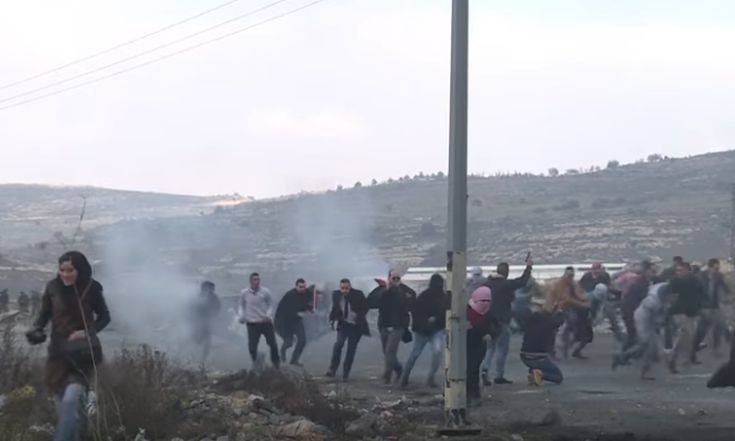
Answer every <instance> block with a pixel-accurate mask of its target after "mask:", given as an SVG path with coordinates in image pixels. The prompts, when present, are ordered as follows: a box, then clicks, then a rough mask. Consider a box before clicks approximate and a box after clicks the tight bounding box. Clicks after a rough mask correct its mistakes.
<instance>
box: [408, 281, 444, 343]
mask: <svg viewBox="0 0 735 441" xmlns="http://www.w3.org/2000/svg"><path fill="white" fill-rule="evenodd" d="M448 307H449V296H448V295H447V293H446V292H445V291H444V279H443V278H442V276H440V275H439V274H434V275H433V276H431V280H430V281H429V288H428V289H427V290H425V291H423V292H422V293H421V294H419V296H418V297H417V298H416V301H415V302H414V304H413V309H412V310H411V317H412V318H413V323H412V325H411V329H413V332H417V333H419V334H423V335H431V334H434V333H435V332H437V331H440V330H442V329H444V328H445V327H446V321H447V309H448ZM432 317H433V320H431V318H432Z"/></svg>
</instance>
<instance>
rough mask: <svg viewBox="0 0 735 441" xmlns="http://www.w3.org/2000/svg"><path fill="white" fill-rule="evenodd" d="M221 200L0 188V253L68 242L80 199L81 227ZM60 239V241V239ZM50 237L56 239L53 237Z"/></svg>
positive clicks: (175, 212) (208, 206)
mask: <svg viewBox="0 0 735 441" xmlns="http://www.w3.org/2000/svg"><path fill="white" fill-rule="evenodd" d="M225 198H226V197H224V196H223V197H196V196H181V195H171V194H162V193H145V192H134V191H122V190H110V189H104V188H95V187H66V186H46V185H22V184H4V185H0V250H2V249H6V248H16V247H20V246H24V245H28V244H30V243H34V242H39V241H44V240H46V241H57V240H64V239H67V240H69V239H71V236H73V235H74V232H75V230H76V228H77V226H78V224H79V218H80V215H81V213H82V208H83V207H84V205H85V204H84V199H86V202H87V203H86V209H85V213H84V226H85V227H86V228H93V227H96V226H100V225H107V224H111V223H115V222H119V221H121V220H125V219H145V218H160V217H172V216H184V215H190V214H194V213H199V212H211V211H212V210H213V209H214V204H215V202H216V201H218V200H222V199H225ZM61 235H63V236H64V237H61ZM55 236H56V237H55Z"/></svg>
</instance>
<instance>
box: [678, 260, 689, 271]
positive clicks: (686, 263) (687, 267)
mask: <svg viewBox="0 0 735 441" xmlns="http://www.w3.org/2000/svg"><path fill="white" fill-rule="evenodd" d="M676 266H677V267H679V266H681V267H683V268H686V269H688V270H689V271H691V270H692V265H691V264H690V263H689V262H679V263H677V264H676Z"/></svg>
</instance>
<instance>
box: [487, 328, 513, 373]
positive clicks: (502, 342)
mask: <svg viewBox="0 0 735 441" xmlns="http://www.w3.org/2000/svg"><path fill="white" fill-rule="evenodd" d="M500 326H501V328H500V335H498V336H497V337H496V338H494V339H492V340H490V341H489V342H487V352H486V353H485V360H484V361H483V362H482V370H483V371H489V370H490V368H491V366H492V364H493V357H494V356H495V351H496V350H497V352H498V359H497V360H495V378H504V377H505V360H506V359H507V358H508V350H509V348H510V325H508V324H506V323H502V324H501V325H500Z"/></svg>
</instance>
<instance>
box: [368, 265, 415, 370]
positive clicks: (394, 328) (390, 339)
mask: <svg viewBox="0 0 735 441" xmlns="http://www.w3.org/2000/svg"><path fill="white" fill-rule="evenodd" d="M415 298H416V292H414V290H412V289H411V288H409V287H408V286H406V285H404V284H403V283H401V276H400V274H398V272H397V271H393V270H391V271H390V272H389V273H388V284H387V286H386V287H385V288H383V287H381V286H379V287H378V288H376V289H374V290H373V291H372V292H371V293H370V295H369V296H368V304H369V305H370V308H371V309H377V310H378V330H379V331H380V342H381V344H382V345H383V355H384V357H385V369H384V371H383V381H384V382H385V383H386V384H390V382H391V377H392V375H393V373H394V372H395V374H396V378H401V374H402V373H403V366H402V365H401V363H400V362H399V361H398V346H399V345H400V343H401V341H402V340H403V339H405V338H406V337H405V336H406V335H407V333H409V332H410V331H409V330H408V325H409V324H410V322H411V317H410V316H409V311H410V310H411V305H412V304H413V301H414V299H415Z"/></svg>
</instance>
